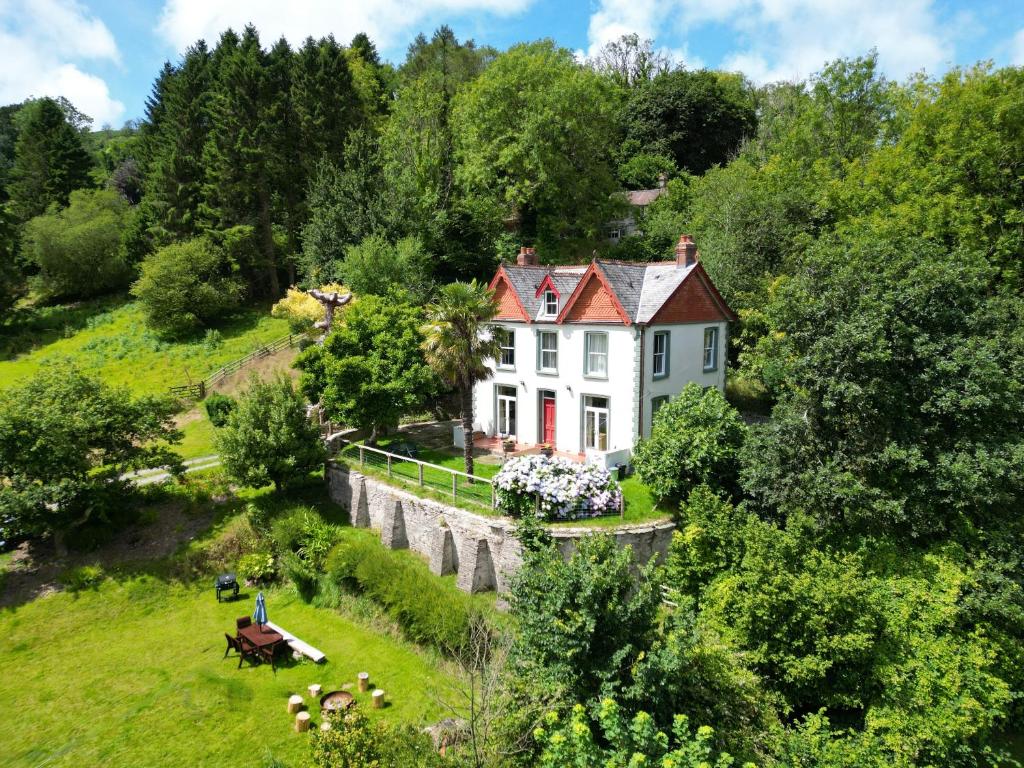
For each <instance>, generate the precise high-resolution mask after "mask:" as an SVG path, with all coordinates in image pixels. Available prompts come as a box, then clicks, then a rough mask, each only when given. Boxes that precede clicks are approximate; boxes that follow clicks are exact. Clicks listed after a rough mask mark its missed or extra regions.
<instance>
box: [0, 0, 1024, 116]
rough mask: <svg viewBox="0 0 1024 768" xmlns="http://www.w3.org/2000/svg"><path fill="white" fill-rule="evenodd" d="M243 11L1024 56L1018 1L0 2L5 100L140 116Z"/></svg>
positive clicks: (906, 54) (347, 20)
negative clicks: (149, 98) (159, 87)
mask: <svg viewBox="0 0 1024 768" xmlns="http://www.w3.org/2000/svg"><path fill="white" fill-rule="evenodd" d="M248 21H252V22H253V23H255V24H256V26H257V28H258V29H259V30H260V32H261V34H262V36H263V38H264V40H265V41H267V42H269V41H272V40H273V39H276V38H277V37H279V36H281V35H284V36H285V37H287V38H288V39H289V40H290V41H291V42H292V43H293V44H294V43H298V42H301V40H302V39H303V38H304V37H306V36H307V35H313V36H314V37H317V36H321V35H325V34H327V33H328V32H333V33H334V34H335V36H336V37H337V38H338V39H339V40H341V41H348V40H350V39H351V38H352V36H353V35H354V34H355V33H356V32H358V31H365V32H367V33H368V34H369V35H370V36H371V37H372V38H373V39H374V40H375V41H376V42H377V45H378V48H379V49H380V50H381V52H382V54H383V55H384V57H385V58H387V59H389V60H391V61H394V62H396V63H397V62H400V61H401V60H402V58H403V57H404V54H405V49H406V47H407V46H408V44H409V42H410V41H411V40H412V39H413V37H414V36H415V35H416V33H417V32H420V31H423V32H425V33H427V34H429V33H430V32H431V31H432V30H433V29H434V28H435V27H437V26H438V25H439V24H443V23H447V24H449V25H451V26H452V27H453V28H454V29H455V31H456V33H457V34H458V35H459V37H460V38H473V39H475V40H477V41H478V42H479V43H485V44H489V45H494V46H496V47H498V48H505V47H508V46H509V45H511V44H513V43H515V42H518V41H522V40H533V39H537V38H541V37H551V38H554V39H555V40H556V41H557V42H558V43H560V44H561V45H564V46H566V47H568V48H571V49H573V50H574V51H578V52H579V55H581V56H585V55H588V54H590V53H593V52H594V51H596V50H597V49H598V48H599V47H600V46H601V45H602V44H603V43H605V42H607V41H608V40H610V39H614V38H617V37H618V36H619V35H621V34H623V33H626V32H637V33H639V34H640V35H641V36H643V37H649V38H652V39H653V40H654V41H655V44H656V45H657V46H658V47H660V48H663V49H664V50H665V51H667V52H669V53H670V54H671V55H672V56H673V57H675V58H676V59H678V60H680V61H682V62H684V63H685V64H686V65H687V66H689V67H700V66H709V67H721V68H726V69H731V70H739V71H742V72H744V73H745V74H746V75H747V76H749V77H750V78H751V79H752V80H754V81H755V82H768V81H772V80H780V79H786V80H791V79H797V78H802V77H806V76H807V75H808V74H810V73H812V72H814V71H815V70H817V69H818V68H820V67H821V65H822V64H823V63H824V62H825V61H827V60H829V59H831V58H835V57H837V56H849V55H856V54H860V53H864V52H865V51H867V50H869V49H870V48H872V47H874V48H877V49H878V52H879V57H880V61H881V65H882V68H883V70H884V71H885V73H886V74H887V75H889V76H890V77H894V78H897V79H902V78H904V77H906V76H907V75H908V74H910V73H913V72H916V71H919V70H922V69H923V70H926V71H928V72H929V73H932V74H939V73H941V72H944V71H946V70H948V69H949V68H950V67H951V66H955V65H967V64H972V63H974V62H976V61H978V60H982V59H992V60H994V61H995V62H996V64H997V65H1007V64H1015V65H1024V2H1022V0H979V1H978V2H969V1H968V0H957V1H955V2H954V1H953V0H947V1H945V2H941V1H937V0H831V2H829V1H827V0H563V1H561V2H560V1H558V0H332V1H331V2H324V1H323V0H245V1H244V2H239V1H238V0H234V1H230V0H136V1H135V2H130V3H124V2H116V1H115V0H0V51H3V54H4V55H3V61H2V62H0V104H5V103H10V102H14V101H20V100H21V99H24V98H26V97H28V96H42V95H54V96H55V95H65V96H67V97H68V98H70V99H71V100H72V101H73V102H74V103H75V104H76V105H77V106H78V107H79V108H80V109H82V110H83V111H84V112H86V113H87V114H90V115H92V116H93V117H94V118H95V119H96V125H97V126H99V125H102V124H104V123H111V124H113V125H120V124H121V123H122V122H123V121H124V120H126V119H129V118H137V117H141V116H142V112H143V104H144V101H145V98H146V95H147V93H148V92H149V89H150V86H151V85H152V82H153V78H154V77H155V75H156V73H157V71H158V70H159V68H160V66H161V64H162V63H163V62H164V61H165V60H171V61H174V60H175V59H176V58H177V57H178V56H179V55H180V53H181V51H182V50H183V49H184V48H185V47H186V46H187V45H188V44H189V43H190V42H192V41H194V40H196V39H198V38H200V37H204V38H206V39H207V40H213V39H215V38H216V36H217V34H218V33H219V32H220V31H221V30H223V29H224V28H226V27H228V26H234V27H236V28H237V27H241V26H242V25H244V24H245V23H246V22H248Z"/></svg>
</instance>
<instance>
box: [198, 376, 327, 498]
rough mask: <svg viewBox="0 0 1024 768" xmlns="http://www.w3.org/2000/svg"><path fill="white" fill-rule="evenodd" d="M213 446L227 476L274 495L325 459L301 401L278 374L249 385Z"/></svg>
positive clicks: (318, 437) (313, 427)
mask: <svg viewBox="0 0 1024 768" xmlns="http://www.w3.org/2000/svg"><path fill="white" fill-rule="evenodd" d="M216 443H217V449H218V451H219V452H220V454H221V457H222V459H223V461H224V468H225V469H226V470H227V473H228V475H230V476H231V477H232V478H234V479H235V480H236V481H238V482H240V483H243V484H245V485H249V486H252V487H255V488H259V487H261V486H264V485H267V484H268V483H273V484H274V489H275V490H277V491H280V490H281V489H282V488H283V487H284V486H285V485H287V484H289V483H290V482H292V481H294V480H297V479H298V478H300V477H302V476H304V475H307V474H309V472H311V471H312V470H313V469H315V468H317V467H318V466H320V464H321V463H322V462H323V460H324V455H325V453H324V446H323V443H322V442H321V440H320V431H319V429H318V428H317V426H316V425H315V424H313V423H312V422H311V421H310V420H309V418H308V417H307V416H306V403H305V401H304V400H303V398H302V395H300V394H299V393H298V392H296V391H295V388H294V387H293V386H292V382H291V379H289V378H288V377H287V376H285V375H283V374H280V375H278V376H277V377H276V378H275V379H273V380H271V381H261V380H259V379H257V378H255V377H254V378H253V379H251V380H250V383H249V388H248V389H247V390H246V391H245V393H244V394H243V395H242V397H241V399H240V400H239V402H238V407H237V408H235V409H234V411H232V413H231V414H230V415H229V416H228V420H227V423H226V424H225V425H224V427H223V428H222V429H221V430H220V433H219V434H218V435H217V440H216Z"/></svg>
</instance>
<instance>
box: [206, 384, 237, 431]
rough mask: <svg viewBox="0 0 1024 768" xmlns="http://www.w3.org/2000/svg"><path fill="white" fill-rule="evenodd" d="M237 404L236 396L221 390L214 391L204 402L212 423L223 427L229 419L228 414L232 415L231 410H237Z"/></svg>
mask: <svg viewBox="0 0 1024 768" xmlns="http://www.w3.org/2000/svg"><path fill="white" fill-rule="evenodd" d="M237 405H238V403H237V402H235V398H233V397H231V396H229V395H222V394H221V393H220V392H214V393H213V394H211V395H209V396H208V397H207V398H206V400H205V401H204V402H203V407H204V408H205V409H206V415H207V416H208V417H209V418H210V423H211V424H213V426H215V427H223V426H224V425H225V424H226V423H227V421H228V416H230V415H231V412H232V411H234V410H235V407H236V406H237Z"/></svg>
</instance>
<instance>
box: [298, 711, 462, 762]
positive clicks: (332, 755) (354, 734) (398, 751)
mask: <svg viewBox="0 0 1024 768" xmlns="http://www.w3.org/2000/svg"><path fill="white" fill-rule="evenodd" d="M329 722H331V724H332V727H331V729H330V730H327V731H321V730H320V729H319V728H318V729H316V730H314V732H313V733H312V734H311V736H312V738H311V739H310V749H311V753H312V764H313V765H314V766H316V768H371V767H372V768H433V766H440V765H442V761H441V758H440V757H439V756H438V754H437V752H436V751H435V750H434V745H433V743H432V742H431V740H430V738H429V737H428V736H426V735H425V734H423V733H421V732H420V731H419V730H417V729H416V728H413V727H412V726H396V725H392V724H391V723H388V722H386V721H383V720H374V721H372V722H371V721H370V720H368V719H367V718H366V715H364V714H362V713H361V712H359V711H358V710H354V709H353V710H349V711H348V712H345V713H344V714H342V715H333V716H329Z"/></svg>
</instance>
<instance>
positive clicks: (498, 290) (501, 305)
mask: <svg viewBox="0 0 1024 768" xmlns="http://www.w3.org/2000/svg"><path fill="white" fill-rule="evenodd" d="M491 290H493V291H494V300H495V302H496V303H497V304H498V313H497V314H496V315H495V316H494V317H495V319H496V320H522V321H524V322H529V317H527V315H526V310H525V309H523V305H522V303H521V302H520V301H519V297H518V296H517V295H516V292H515V291H514V290H513V289H512V286H511V285H509V282H508V280H507V279H506V278H505V275H504V274H502V273H501V272H499V273H498V274H497V275H496V276H495V278H494V281H493V282H492V284H491Z"/></svg>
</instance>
